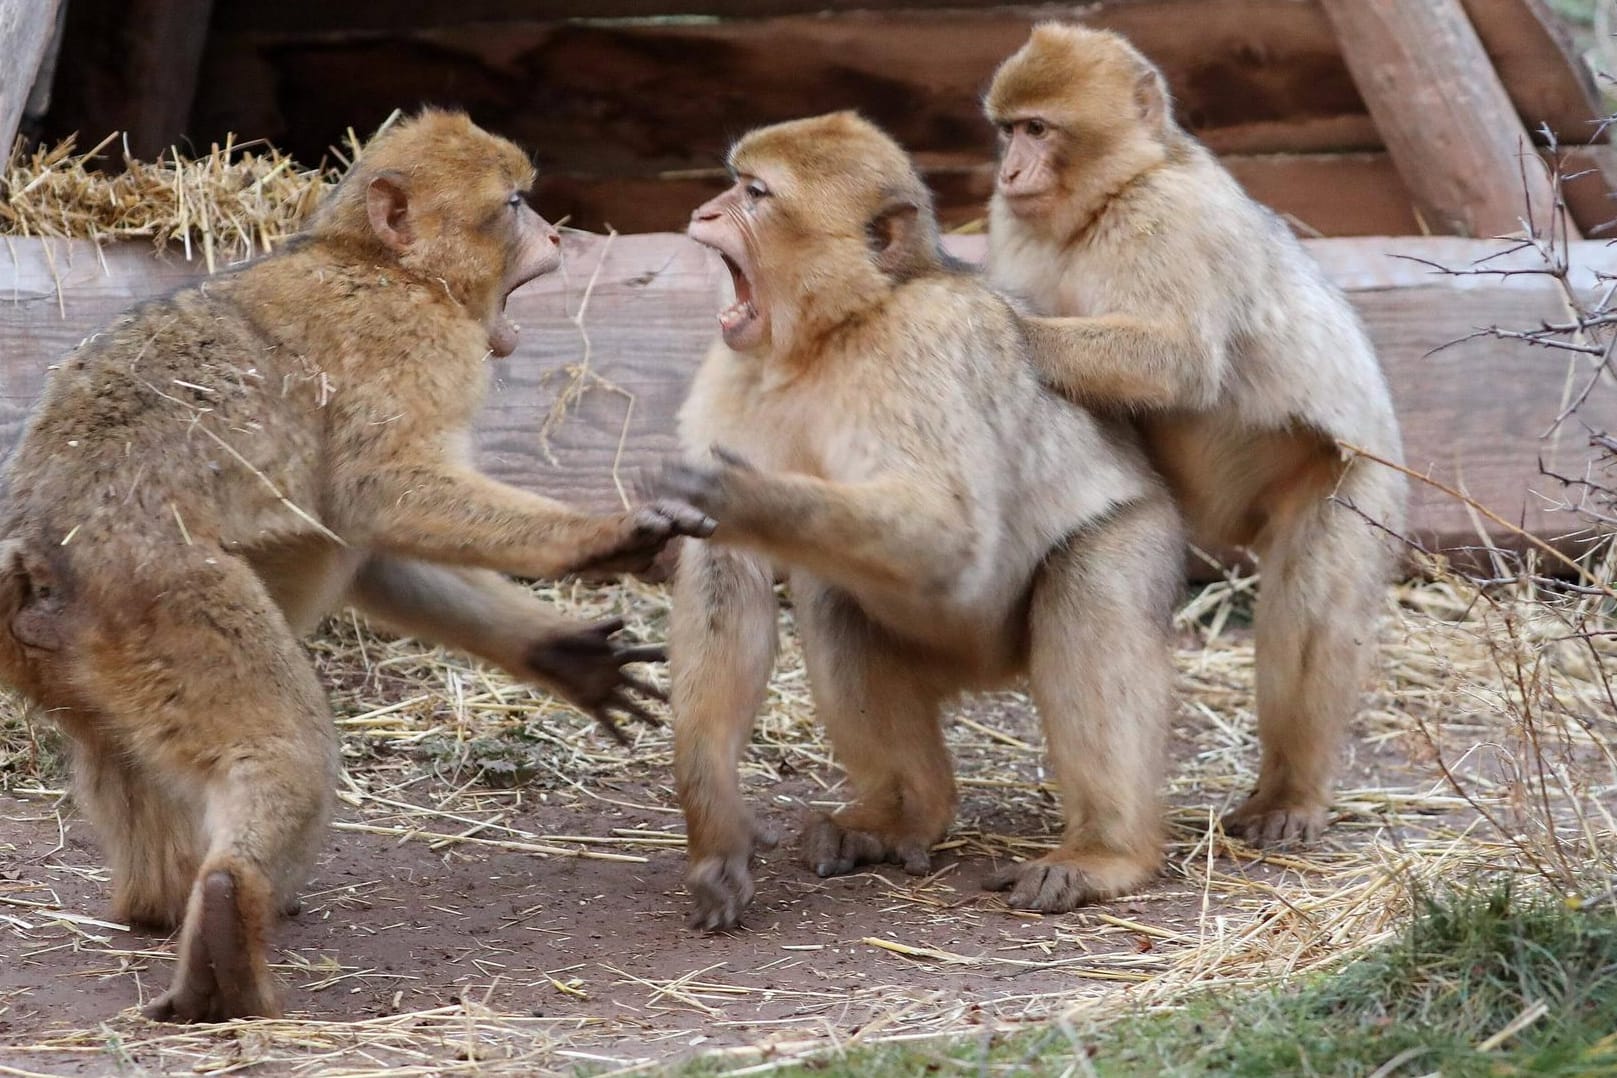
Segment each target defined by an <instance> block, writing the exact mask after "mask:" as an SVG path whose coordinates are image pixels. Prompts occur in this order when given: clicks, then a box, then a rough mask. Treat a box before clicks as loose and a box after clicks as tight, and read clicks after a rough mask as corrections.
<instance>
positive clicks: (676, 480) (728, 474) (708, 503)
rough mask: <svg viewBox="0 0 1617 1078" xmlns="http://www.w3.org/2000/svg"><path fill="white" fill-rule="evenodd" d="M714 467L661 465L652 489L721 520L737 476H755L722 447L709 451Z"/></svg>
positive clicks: (744, 462)
mask: <svg viewBox="0 0 1617 1078" xmlns="http://www.w3.org/2000/svg"><path fill="white" fill-rule="evenodd" d="M709 452H710V453H711V454H712V458H713V461H714V463H708V462H705V461H701V462H698V461H692V460H672V461H669V462H668V463H667V464H665V465H663V469H662V473H661V474H660V475H659V476H658V477H657V479H656V480H655V481H654V482H653V489H654V490H655V491H656V492H657V494H658V495H660V496H662V497H665V498H674V499H677V500H678V501H680V502H684V503H688V504H690V505H694V506H695V507H696V508H698V509H700V510H701V511H702V512H704V513H708V514H710V515H712V516H715V517H718V518H719V519H720V520H723V519H724V516H725V511H726V510H727V509H728V508H729V500H730V497H731V495H732V493H733V486H732V484H733V483H734V481H735V477H736V475H737V473H756V472H757V471H758V469H756V468H754V467H753V466H752V464H751V463H749V462H748V461H747V459H746V458H745V457H743V456H741V455H740V454H739V453H736V452H735V451H733V450H730V449H726V448H725V447H724V446H721V445H715V446H712V447H711V448H710V449H709Z"/></svg>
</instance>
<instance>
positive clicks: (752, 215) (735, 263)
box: [686, 172, 774, 352]
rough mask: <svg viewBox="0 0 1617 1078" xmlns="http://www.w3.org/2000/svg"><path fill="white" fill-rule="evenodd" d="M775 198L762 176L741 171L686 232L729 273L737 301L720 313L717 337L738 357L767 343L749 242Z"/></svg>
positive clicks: (765, 320) (766, 323)
mask: <svg viewBox="0 0 1617 1078" xmlns="http://www.w3.org/2000/svg"><path fill="white" fill-rule="evenodd" d="M773 193H774V192H773V191H772V190H771V188H770V186H769V184H768V183H767V182H766V181H765V180H764V179H763V178H762V177H760V176H751V175H748V174H746V173H744V172H739V173H737V175H736V181H735V183H734V184H732V185H731V186H730V188H729V190H727V191H725V192H724V193H723V194H721V195H719V196H718V197H716V198H712V199H709V200H708V201H707V202H704V203H702V205H700V206H698V207H697V208H696V209H695V210H694V211H693V212H692V213H691V223H690V226H689V227H688V228H687V229H686V235H688V236H690V238H691V239H693V240H695V241H696V242H697V243H700V244H702V245H703V246H704V247H711V248H712V249H713V250H715V251H717V252H718V254H719V258H720V259H721V260H722V261H723V262H724V267H725V268H726V269H728V270H729V271H730V280H731V283H732V284H733V285H734V287H735V297H736V298H735V302H734V303H732V304H731V305H730V306H728V307H726V308H725V309H724V310H722V311H720V312H719V332H720V334H722V335H723V337H724V343H725V345H726V346H727V347H729V348H731V349H733V350H735V351H737V352H752V351H757V350H759V349H762V348H764V347H766V346H767V345H768V343H769V318H768V315H767V313H766V311H765V308H764V307H763V306H762V305H761V304H760V303H759V302H758V300H757V297H756V296H755V294H754V292H753V283H752V278H753V275H754V273H755V272H756V271H757V263H756V260H755V259H754V258H753V247H754V244H752V243H749V242H748V241H749V239H751V238H754V237H756V236H757V233H758V228H759V219H760V217H762V216H764V215H765V214H766V213H767V212H768V211H767V209H766V207H767V204H768V200H769V199H770V197H771V195H772V194H773Z"/></svg>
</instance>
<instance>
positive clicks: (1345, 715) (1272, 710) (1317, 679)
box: [986, 24, 1404, 842]
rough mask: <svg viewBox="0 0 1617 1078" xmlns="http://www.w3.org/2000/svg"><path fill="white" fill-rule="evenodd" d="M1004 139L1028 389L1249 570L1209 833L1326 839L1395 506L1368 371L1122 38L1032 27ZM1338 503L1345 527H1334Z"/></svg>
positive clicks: (1356, 344) (1390, 444)
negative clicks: (1225, 792) (1147, 474)
mask: <svg viewBox="0 0 1617 1078" xmlns="http://www.w3.org/2000/svg"><path fill="white" fill-rule="evenodd" d="M986 110H987V113H988V117H989V119H990V120H991V121H993V122H994V123H995V124H996V125H997V126H998V127H999V128H1000V131H1001V157H1000V171H999V177H998V183H997V185H996V190H995V194H994V197H993V200H992V202H991V204H990V274H991V277H992V279H993V281H994V283H995V284H996V285H998V286H999V287H1001V288H1004V289H1005V290H1006V291H1008V292H1010V293H1012V294H1014V295H1016V296H1019V297H1021V298H1023V299H1025V300H1026V301H1028V302H1030V303H1031V304H1032V306H1033V307H1034V308H1035V309H1036V310H1037V311H1039V312H1040V313H1043V314H1049V315H1062V316H1070V317H1065V318H1058V319H1052V320H1050V321H1048V322H1045V321H1042V320H1034V322H1033V323H1032V328H1031V330H1030V332H1031V333H1032V335H1033V338H1034V343H1035V349H1034V352H1035V357H1036V359H1037V361H1038V362H1039V363H1040V365H1041V367H1042V369H1043V371H1044V374H1045V376H1046V377H1047V378H1048V380H1049V381H1050V382H1051V383H1052V384H1053V385H1055V386H1057V387H1058V388H1060V389H1061V391H1062V392H1064V393H1066V394H1068V395H1069V396H1071V397H1072V398H1073V399H1074V400H1076V401H1080V402H1083V403H1085V404H1087V405H1090V406H1091V407H1095V408H1099V409H1106V410H1111V411H1113V412H1121V413H1126V414H1131V415H1134V416H1137V417H1138V418H1139V420H1140V423H1141V426H1142V428H1143V430H1144V432H1145V434H1146V438H1147V447H1148V449H1149V450H1150V452H1151V454H1152V458H1153V461H1154V462H1155V463H1156V465H1157V466H1158V468H1159V469H1160V470H1161V471H1162V473H1163V474H1164V476H1166V478H1167V479H1168V480H1169V483H1170V484H1171V485H1172V487H1173V488H1174V491H1175V493H1176V495H1177V496H1178V498H1179V501H1180V504H1181V506H1182V508H1183V509H1184V511H1185V514H1186V516H1187V518H1188V522H1189V524H1190V526H1191V529H1192V533H1193V535H1194V536H1196V537H1197V538H1198V539H1199V540H1201V541H1203V542H1206V543H1210V544H1248V545H1250V546H1251V547H1253V548H1254V550H1255V551H1256V552H1257V553H1258V554H1259V556H1260V559H1261V563H1262V569H1263V583H1262V586H1261V592H1260V598H1259V602H1258V615H1257V648H1258V726H1259V735H1260V738H1261V740H1262V743H1263V762H1262V766H1261V770H1260V775H1259V779H1258V786H1257V789H1256V791H1255V792H1254V793H1253V794H1252V796H1251V797H1250V798H1248V799H1247V801H1246V802H1245V803H1244V804H1243V805H1241V806H1239V807H1238V808H1236V809H1235V811H1234V812H1233V813H1231V814H1230V815H1229V816H1228V817H1226V819H1225V827H1226V828H1227V829H1228V830H1230V831H1231V832H1233V833H1237V834H1240V835H1243V836H1245V837H1246V838H1248V839H1249V840H1252V841H1255V842H1266V841H1275V840H1282V839H1290V838H1294V837H1299V836H1307V837H1312V836H1313V835H1314V834H1316V833H1317V832H1318V831H1319V829H1320V828H1321V827H1322V826H1323V825H1324V822H1325V813H1326V809H1327V808H1328V806H1329V803H1330V795H1331V772H1332V770H1333V769H1334V766H1335V757H1336V755H1337V753H1338V748H1339V742H1340V739H1341V735H1342V731H1343V730H1344V728H1345V727H1346V725H1347V724H1348V722H1349V721H1350V719H1351V717H1352V715H1353V712H1354V710H1355V708H1356V706H1357V698H1358V693H1359V691H1360V684H1361V681H1362V680H1363V677H1364V673H1365V667H1366V664H1367V661H1368V656H1369V651H1370V645H1371V643H1372V640H1373V638H1374V635H1375V623H1376V619H1377V615H1378V612H1379V610H1380V607H1381V603H1382V599H1383V595H1384V586H1385V583H1386V579H1387V576H1388V574H1389V572H1390V568H1391V564H1392V561H1391V557H1390V553H1389V547H1388V545H1387V544H1386V543H1385V542H1384V541H1382V540H1381V539H1380V538H1378V536H1377V534H1376V532H1375V530H1374V529H1373V528H1372V526H1371V525H1369V524H1368V523H1366V521H1365V520H1364V519H1363V518H1362V517H1361V515H1360V514H1361V513H1362V514H1365V515H1368V516H1369V517H1370V518H1372V519H1374V520H1376V521H1378V522H1380V523H1381V524H1383V525H1386V526H1387V527H1389V528H1392V529H1397V528H1399V527H1400V526H1401V524H1402V520H1403V512H1404V482H1403V479H1402V477H1401V476H1400V475H1398V474H1397V473H1396V472H1393V471H1392V470H1390V469H1386V468H1381V467H1378V466H1377V465H1374V464H1371V463H1368V462H1364V461H1359V462H1353V463H1350V462H1348V461H1347V460H1345V459H1344V457H1343V455H1342V453H1341V452H1340V451H1339V450H1338V447H1337V445H1336V442H1337V440H1338V439H1341V440H1343V441H1345V442H1348V443H1351V444H1355V445H1359V446H1362V447H1365V448H1368V449H1370V450H1372V451H1373V452H1376V453H1378V454H1380V455H1382V456H1384V457H1386V458H1388V459H1391V460H1398V459H1401V450H1400V439H1399V433H1398V425H1397V421H1396V419H1395V418H1394V416H1393V411H1392V404H1391V402H1390V400H1389V397H1388V393H1387V386H1386V382H1385V379H1384V378H1383V376H1382V373H1381V370H1380V367H1379V365H1378V364H1377V362H1376V357H1375V353H1374V351H1373V350H1372V348H1371V345H1370V342H1369V340H1368V339H1367V337H1366V336H1365V333H1364V330H1363V327H1362V326H1360V324H1359V322H1358V319H1357V318H1356V317H1355V315H1354V313H1353V310H1352V308H1351V307H1350V306H1349V305H1348V303H1347V301H1346V300H1345V299H1344V298H1343V297H1342V295H1341V294H1340V293H1339V292H1337V291H1336V289H1334V288H1333V287H1331V285H1330V284H1329V283H1327V282H1326V280H1325V279H1324V277H1323V275H1322V274H1321V273H1320V271H1319V269H1318V267H1316V266H1315V265H1314V264H1313V263H1312V262H1311V261H1310V260H1309V258H1308V256H1307V255H1306V254H1305V253H1304V252H1303V250H1302V248H1301V246H1300V245H1299V244H1298V243H1297V242H1296V240H1295V239H1294V238H1293V237H1292V235H1291V234H1290V232H1289V231H1288V230H1287V229H1286V227H1285V225H1284V224H1283V223H1282V222H1281V221H1280V220H1279V219H1278V218H1277V217H1275V216H1274V215H1273V214H1272V213H1270V212H1268V211H1267V210H1265V209H1263V208H1262V207H1260V206H1258V205H1257V204H1256V203H1254V202H1253V201H1252V200H1251V199H1250V198H1248V197H1247V196H1246V194H1245V193H1244V192H1242V191H1241V189H1240V187H1239V186H1237V184H1236V183H1235V181H1234V180H1233V179H1231V178H1230V176H1229V174H1228V173H1227V172H1226V171H1225V170H1224V169H1223V167H1222V166H1220V165H1219V163H1218V161H1217V159H1216V158H1214V157H1213V156H1212V155H1211V154H1210V153H1208V152H1207V150H1206V149H1205V148H1203V147H1202V146H1201V145H1200V144H1198V143H1197V142H1196V141H1195V140H1194V139H1193V138H1191V137H1190V136H1189V135H1187V134H1185V132H1184V131H1183V130H1181V129H1180V128H1179V126H1178V125H1177V124H1176V123H1175V122H1174V120H1173V115H1172V108H1171V105H1170V102H1169V100H1168V97H1167V91H1166V89H1165V87H1164V84H1163V80H1162V77H1161V75H1160V74H1159V73H1158V71H1157V70H1156V68H1155V67H1153V66H1152V65H1151V64H1150V63H1149V62H1148V61H1147V60H1146V59H1145V58H1144V57H1143V56H1141V55H1140V54H1139V53H1138V52H1137V51H1135V49H1134V48H1133V47H1132V46H1130V45H1129V44H1128V43H1127V42H1126V41H1124V40H1123V39H1122V38H1121V37H1119V36H1117V35H1115V34H1111V33H1105V32H1101V31H1093V30H1086V29H1081V28H1078V27H1072V26H1062V25H1057V24H1043V25H1040V26H1038V27H1036V28H1035V29H1034V31H1033V36H1032V38H1031V39H1030V40H1029V41H1028V43H1027V44H1026V45H1025V46H1024V47H1023V48H1022V49H1021V51H1019V52H1018V53H1016V55H1014V56H1012V57H1011V58H1010V59H1008V60H1007V61H1006V62H1005V63H1004V64H1003V65H1002V66H1001V67H1000V69H999V71H998V73H997V74H996V75H995V77H994V81H993V84H992V86H991V88H990V89H989V92H988V96H987V100H986ZM1338 502H1342V503H1347V504H1346V505H1344V504H1338Z"/></svg>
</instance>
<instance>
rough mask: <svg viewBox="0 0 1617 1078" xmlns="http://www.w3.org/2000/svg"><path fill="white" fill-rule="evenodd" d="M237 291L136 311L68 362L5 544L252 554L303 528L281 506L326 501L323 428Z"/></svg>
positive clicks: (41, 413) (50, 389)
mask: <svg viewBox="0 0 1617 1078" xmlns="http://www.w3.org/2000/svg"><path fill="white" fill-rule="evenodd" d="M246 272H252V270H248V271H246ZM236 287H237V278H236V276H233V275H227V276H225V277H221V278H214V279H211V280H209V281H208V282H205V283H203V284H201V285H198V286H195V287H191V288H186V289H183V290H181V291H179V292H176V293H174V294H172V295H169V296H166V297H162V298H159V299H153V300H149V301H147V302H144V303H141V304H139V305H137V306H135V307H133V308H131V309H130V310H129V311H127V312H125V313H124V314H123V315H122V316H121V317H119V318H118V319H117V320H116V321H114V322H113V323H112V324H111V325H109V326H108V327H107V328H106V329H104V330H102V331H101V332H99V333H96V334H94V335H92V336H91V337H89V338H87V339H86V340H85V341H84V342H82V343H81V344H80V345H79V346H78V347H77V348H75V349H74V350H73V351H72V352H70V353H69V354H68V355H67V356H65V357H64V358H63V359H62V361H61V363H60V364H59V365H58V366H57V367H56V368H55V369H54V370H53V371H52V372H51V375H50V377H49V379H48V380H47V383H46V386H45V390H44V393H43V395H42V397H41V399H40V401H39V403H38V405H37V407H36V408H35V411H34V412H33V414H32V416H31V417H30V419H29V422H28V424H27V427H26V429H25V431H24V433H23V436H22V439H21V441H20V442H19V444H18V446H17V448H16V449H15V451H14V452H13V454H12V456H11V459H10V460H9V461H8V462H7V465H6V478H7V485H8V488H9V489H8V490H7V495H6V506H5V527H4V529H3V531H4V533H5V534H7V535H13V536H15V535H24V534H26V535H36V536H38V538H39V539H40V540H42V541H46V542H57V543H60V542H61V541H62V540H63V539H64V538H66V537H67V536H68V534H69V533H70V532H71V533H72V535H73V540H72V541H73V542H77V543H80V544H81V545H83V546H91V545H94V544H95V543H96V542H97V541H99V540H101V539H103V538H107V537H110V536H114V535H117V536H122V537H124V538H125V539H130V538H132V537H133V536H136V535H140V534H146V533H153V534H154V537H156V536H161V537H163V538H165V539H166V538H173V539H175V540H184V541H197V540H199V539H200V540H208V539H218V540H222V541H227V542H232V543H245V542H250V541H252V540H254V539H255V537H256V536H257V535H258V534H262V535H263V536H265V537H267V536H268V535H270V534H271V533H273V532H274V531H275V530H276V529H277V526H278V525H277V522H278V521H283V520H284V521H285V523H286V524H287V525H288V526H292V527H294V528H298V527H303V526H305V525H302V524H301V523H298V524H293V523H292V522H293V521H296V520H297V517H296V514H293V513H291V512H290V511H288V510H287V509H286V507H285V504H284V502H283V499H286V500H291V501H294V502H296V501H298V500H299V499H304V500H307V501H310V502H312V501H313V500H314V499H315V498H316V497H317V494H318V491H317V490H316V489H315V488H314V480H315V478H316V477H315V475H314V474H313V470H312V468H311V465H310V462H312V461H313V460H315V459H316V457H317V452H318V442H319V438H320V431H319V429H318V423H317V421H316V419H315V417H313V416H311V415H310V413H309V408H308V403H309V402H308V392H307V389H306V387H303V386H301V385H299V384H297V383H296V379H295V375H294V373H293V372H294V371H295V369H296V367H297V360H296V358H295V357H293V356H291V355H289V354H288V353H287V351H286V350H285V349H284V348H281V347H279V346H278V344H277V342H275V341H274V340H272V339H271V338H270V336H269V335H268V334H267V333H266V332H265V331H264V330H263V329H262V328H261V327H260V326H258V325H257V324H256V323H255V322H254V321H253V320H252V319H251V318H249V317H248V316H247V314H246V313H245V311H244V310H243V309H242V308H241V307H240V306H239V305H238V304H237V303H236V302H235V300H234V298H233V293H234V290H235V288H236ZM289 377H291V379H292V380H290V381H289ZM286 518H290V519H286ZM180 520H183V521H184V525H183V529H182V527H181V525H180V524H179V521H180ZM249 532H251V533H254V534H248V533H249ZM70 545H71V544H70Z"/></svg>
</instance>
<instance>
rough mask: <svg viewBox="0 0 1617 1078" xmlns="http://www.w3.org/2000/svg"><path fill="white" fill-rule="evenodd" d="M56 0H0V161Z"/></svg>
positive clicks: (42, 49)
mask: <svg viewBox="0 0 1617 1078" xmlns="http://www.w3.org/2000/svg"><path fill="white" fill-rule="evenodd" d="M57 3H58V0H0V57H4V58H5V62H4V66H3V67H0V161H4V160H5V158H6V157H7V155H9V154H10V153H11V142H12V140H13V139H15V138H16V137H17V125H18V124H19V123H20V122H21V121H22V109H23V105H25V104H27V102H28V92H29V90H31V89H33V85H34V74H35V73H36V72H37V71H38V70H39V61H40V60H41V59H42V58H43V57H44V55H45V49H46V47H47V46H48V45H49V44H50V40H51V31H52V30H54V29H55V28H56V5H57Z"/></svg>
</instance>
